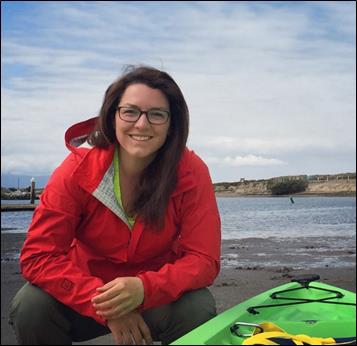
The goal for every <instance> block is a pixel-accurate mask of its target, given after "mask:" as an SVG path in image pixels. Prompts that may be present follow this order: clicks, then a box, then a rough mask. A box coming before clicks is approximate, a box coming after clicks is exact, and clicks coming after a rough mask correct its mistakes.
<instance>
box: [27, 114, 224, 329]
mask: <svg viewBox="0 0 357 346" xmlns="http://www.w3.org/2000/svg"><path fill="white" fill-rule="evenodd" d="M94 120H95V118H93V119H90V120H88V121H85V122H82V123H79V124H76V125H74V126H72V127H71V128H70V129H68V130H67V132H66V145H67V147H69V148H70V149H71V151H72V153H70V154H69V155H68V157H67V158H66V159H65V160H64V161H63V163H62V164H61V165H60V166H59V167H58V168H57V169H56V170H55V171H54V172H53V174H52V176H51V178H50V180H49V182H48V184H47V186H46V188H45V190H44V192H43V193H42V195H41V200H40V203H39V205H38V207H37V208H36V210H35V212H34V216H33V219H32V223H31V225H30V228H29V230H28V235H27V239H26V240H25V243H24V246H23V248H22V251H21V255H20V262H21V268H22V273H23V275H24V277H25V278H26V279H27V280H28V281H30V282H31V283H32V284H34V285H37V286H39V287H41V288H42V289H43V290H44V291H46V292H48V293H49V294H51V295H52V296H53V297H55V298H56V299H57V300H59V301H60V302H62V303H64V304H66V305H68V306H70V307H71V308H72V309H74V310H75V311H77V312H79V313H80V314H82V315H85V316H90V317H92V318H94V319H95V320H97V321H98V322H100V323H102V324H105V320H104V319H103V318H102V317H99V316H98V315H97V314H96V313H95V310H94V308H93V307H92V303H91V298H92V297H93V296H95V295H96V294H97V293H96V288H97V287H99V286H102V285H103V284H104V283H106V282H108V281H111V280H113V279H115V278H116V277H122V276H137V277H139V278H140V279H141V280H142V282H143V285H144V292H145V298H144V302H143V305H142V308H143V309H147V308H152V307H155V306H158V305H161V304H167V303H170V302H172V301H174V300H176V299H178V298H179V297H180V296H181V295H182V294H183V293H184V292H185V291H188V290H194V289H198V288H201V287H206V286H208V285H210V284H212V282H213V280H214V279H215V277H216V276H217V275H218V272H219V267H220V240H221V238H220V237H221V233H220V218H219V214H218V209H217V204H216V200H215V196H214V191H213V187H212V182H211V179H210V176H209V172H208V169H207V167H206V165H205V164H204V163H203V162H202V161H201V160H200V158H199V157H198V156H197V155H195V154H194V153H193V152H192V151H189V150H188V149H186V150H185V152H184V154H183V157H182V159H181V161H180V163H179V165H178V183H177V186H176V188H175V190H174V192H173V194H172V196H171V198H170V201H169V205H168V208H167V211H166V216H165V226H164V229H163V230H162V231H160V232H156V231H155V230H152V229H150V228H148V227H147V226H146V225H145V224H143V223H142V221H141V220H140V218H139V217H138V218H137V219H136V222H135V224H134V227H133V229H130V228H129V227H128V225H127V223H126V221H125V217H123V215H124V214H123V212H122V210H121V209H120V207H119V206H118V203H116V199H115V196H114V189H113V163H112V162H113V154H114V145H112V146H110V147H109V148H108V149H99V148H96V147H93V148H85V147H83V148H76V147H75V144H76V141H77V140H78V139H80V138H84V137H85V136H86V135H87V134H88V133H89V132H90V131H91V130H92V128H93V125H94ZM77 145H78V143H77Z"/></svg>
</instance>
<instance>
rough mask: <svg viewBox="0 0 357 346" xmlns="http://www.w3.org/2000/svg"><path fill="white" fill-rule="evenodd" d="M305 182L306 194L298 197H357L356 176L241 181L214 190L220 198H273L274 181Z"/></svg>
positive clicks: (221, 184) (342, 175)
mask: <svg viewBox="0 0 357 346" xmlns="http://www.w3.org/2000/svg"><path fill="white" fill-rule="evenodd" d="M290 180H304V181H305V182H306V183H307V187H306V190H305V191H304V192H299V193H296V195H336V196H355V195H356V175H355V173H351V174H348V175H347V174H341V175H328V176H313V177H308V176H304V175H301V176H286V177H277V178H272V179H268V180H243V179H242V180H241V181H240V182H231V183H227V182H225V183H216V184H214V190H215V193H216V196H219V197H234V196H249V195H263V196H264V195H265V196H271V195H272V193H271V191H270V190H269V188H268V184H269V183H271V182H272V181H276V182H279V181H280V182H281V181H290Z"/></svg>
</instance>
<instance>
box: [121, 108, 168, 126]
mask: <svg viewBox="0 0 357 346" xmlns="http://www.w3.org/2000/svg"><path fill="white" fill-rule="evenodd" d="M121 108H129V109H134V110H137V111H138V112H140V114H139V115H138V117H137V118H136V119H135V120H127V119H123V118H122V117H121V116H120V109H121ZM117 110H118V115H119V118H120V119H121V120H123V121H126V122H128V123H136V122H137V121H138V120H139V119H140V117H141V116H142V115H143V114H145V116H146V119H147V121H148V122H149V123H150V124H151V125H164V124H166V123H167V122H168V121H169V118H170V116H171V113H170V112H169V111H166V110H163V109H159V111H160V112H164V113H166V114H167V118H166V120H165V121H164V122H163V123H155V122H152V121H150V117H149V114H148V113H149V112H151V111H158V109H149V110H147V111H142V110H141V109H140V108H136V107H128V106H119V107H117Z"/></svg>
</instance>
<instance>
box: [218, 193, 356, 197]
mask: <svg viewBox="0 0 357 346" xmlns="http://www.w3.org/2000/svg"><path fill="white" fill-rule="evenodd" d="M215 195H216V197H227V198H234V197H247V198H249V197H274V198H287V197H356V192H340V193H333V192H331V193H306V192H304V193H295V194H287V195H272V194H240V193H235V192H216V193H215Z"/></svg>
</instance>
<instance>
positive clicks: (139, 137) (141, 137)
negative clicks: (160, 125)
mask: <svg viewBox="0 0 357 346" xmlns="http://www.w3.org/2000/svg"><path fill="white" fill-rule="evenodd" d="M130 137H131V138H133V139H135V140H136V141H148V140H149V139H150V138H151V137H150V136H135V135H131V136H130Z"/></svg>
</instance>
